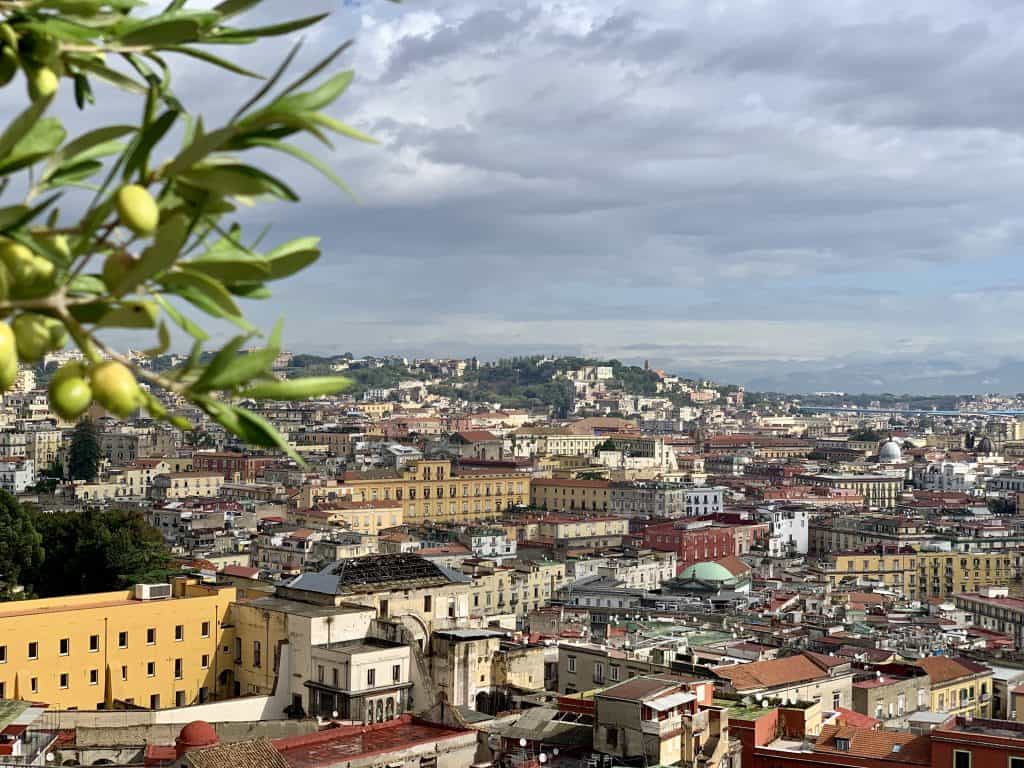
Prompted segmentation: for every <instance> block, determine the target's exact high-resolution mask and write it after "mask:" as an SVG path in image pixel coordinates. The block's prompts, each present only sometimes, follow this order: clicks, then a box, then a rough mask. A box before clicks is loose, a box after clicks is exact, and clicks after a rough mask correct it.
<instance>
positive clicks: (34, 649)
mask: <svg viewBox="0 0 1024 768" xmlns="http://www.w3.org/2000/svg"><path fill="white" fill-rule="evenodd" d="M28 658H29V660H30V661H31V660H33V659H38V658H39V643H37V642H36V641H35V640H33V641H32V642H31V643H29V644H28Z"/></svg>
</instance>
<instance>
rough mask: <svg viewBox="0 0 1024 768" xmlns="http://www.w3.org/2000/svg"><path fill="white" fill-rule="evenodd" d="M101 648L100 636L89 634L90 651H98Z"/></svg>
mask: <svg viewBox="0 0 1024 768" xmlns="http://www.w3.org/2000/svg"><path fill="white" fill-rule="evenodd" d="M99 649H100V636H99V635H89V653H97V652H98V651H99Z"/></svg>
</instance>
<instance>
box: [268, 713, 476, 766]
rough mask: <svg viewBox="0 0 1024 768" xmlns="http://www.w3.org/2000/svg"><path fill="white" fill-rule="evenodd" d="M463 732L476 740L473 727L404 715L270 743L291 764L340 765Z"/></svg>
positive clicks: (458, 734)
mask: <svg viewBox="0 0 1024 768" xmlns="http://www.w3.org/2000/svg"><path fill="white" fill-rule="evenodd" d="M465 735H470V736H471V737H472V739H473V743H475V742H476V732H475V731H465V730H458V729H455V728H447V727H445V726H441V725H434V724H431V723H425V722H420V721H414V720H413V719H412V718H411V717H408V716H405V717H402V718H399V719H398V720H394V721H391V722H389V723H383V724H381V725H380V726H377V727H373V726H371V727H369V728H367V727H363V726H357V727H353V728H337V729H334V730H327V731H321V732H319V733H312V734H306V735H304V736H293V737H290V738H286V739H277V740H275V741H274V746H275V747H276V748H277V751H278V752H280V753H281V756H282V757H284V759H285V760H287V761H288V764H289V765H291V766H293V768H320V767H321V766H325V765H341V764H343V763H345V762H346V761H348V760H354V759H356V758H365V757H366V756H367V755H370V754H375V753H390V752H399V751H401V750H403V749H409V748H410V747H414V746H417V745H420V744H430V743H433V742H439V741H444V740H445V739H452V738H456V737H458V736H465Z"/></svg>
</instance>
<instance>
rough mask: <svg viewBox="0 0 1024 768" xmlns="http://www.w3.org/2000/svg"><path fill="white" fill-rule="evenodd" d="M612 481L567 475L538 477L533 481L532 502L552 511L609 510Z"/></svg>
mask: <svg viewBox="0 0 1024 768" xmlns="http://www.w3.org/2000/svg"><path fill="white" fill-rule="evenodd" d="M610 486H611V483H610V482H609V481H608V480H577V479H574V478H567V477H552V478H536V479H534V480H532V481H531V482H530V505H531V506H532V507H535V508H537V509H543V510H551V511H552V512H567V511H573V510H590V511H594V512H607V511H608V507H609V492H610Z"/></svg>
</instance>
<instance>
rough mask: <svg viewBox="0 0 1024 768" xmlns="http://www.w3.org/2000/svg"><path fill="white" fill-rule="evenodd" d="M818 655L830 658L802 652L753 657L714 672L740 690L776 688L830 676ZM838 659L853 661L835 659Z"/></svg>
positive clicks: (716, 668) (839, 661)
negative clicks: (756, 659)
mask: <svg viewBox="0 0 1024 768" xmlns="http://www.w3.org/2000/svg"><path fill="white" fill-rule="evenodd" d="M818 658H825V659H829V658H830V657H828V656H821V654H811V653H801V654H799V655H797V656H787V657H785V658H782V659H768V660H766V661H753V662H751V663H749V664H734V665H730V666H725V667H715V668H714V672H715V674H716V675H718V676H719V677H721V678H724V679H726V680H728V681H729V682H731V683H732V685H733V687H734V688H735V689H736V690H737V691H748V690H756V689H758V688H775V687H778V686H782V685H791V684H793V683H800V682H804V681H806V680H817V679H819V678H823V677H827V676H828V672H827V669H828V666H827V665H825V664H822V663H818V661H817V659H818ZM832 661H836V662H838V663H849V662H845V661H842V660H837V659H832Z"/></svg>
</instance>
